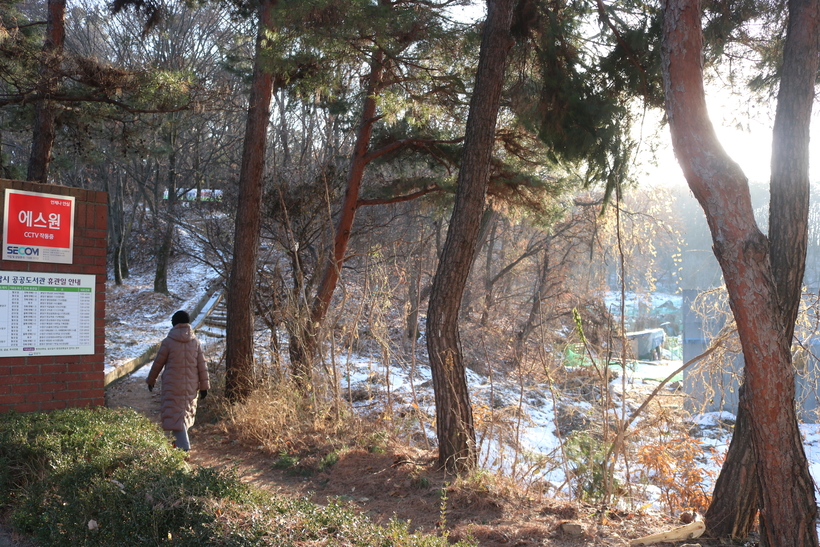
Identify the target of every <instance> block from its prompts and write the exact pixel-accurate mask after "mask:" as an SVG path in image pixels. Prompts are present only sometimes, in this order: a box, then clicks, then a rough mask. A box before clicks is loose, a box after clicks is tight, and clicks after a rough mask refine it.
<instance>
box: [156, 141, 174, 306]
mask: <svg viewBox="0 0 820 547" xmlns="http://www.w3.org/2000/svg"><path fill="white" fill-rule="evenodd" d="M168 144H169V145H170V150H171V152H170V154H169V155H168V199H167V200H166V202H165V205H166V207H165V229H164V230H163V232H162V239H161V240H160V244H159V247H158V248H157V267H156V271H155V272H154V292H158V293H162V294H168V264H169V262H170V260H171V251H172V250H173V247H174V230H175V229H176V204H177V153H176V129H175V128H172V129H171V131H170V133H169V135H168Z"/></svg>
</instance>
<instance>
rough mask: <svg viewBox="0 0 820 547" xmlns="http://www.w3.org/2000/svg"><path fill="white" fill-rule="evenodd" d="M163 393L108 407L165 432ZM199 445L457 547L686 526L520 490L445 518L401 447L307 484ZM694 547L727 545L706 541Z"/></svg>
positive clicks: (206, 460) (351, 459)
mask: <svg viewBox="0 0 820 547" xmlns="http://www.w3.org/2000/svg"><path fill="white" fill-rule="evenodd" d="M158 391H159V390H154V392H153V393H149V391H148V390H147V389H146V386H145V376H144V375H139V374H138V375H135V376H131V377H127V378H125V379H123V380H120V381H118V382H116V383H114V384H112V385H110V386H109V387H108V389H107V392H106V404H107V406H109V407H111V408H118V407H129V408H133V409H135V410H137V411H138V412H141V413H143V414H145V415H146V416H148V417H149V418H150V419H152V420H153V421H155V422H157V423H158V422H159V395H158ZM190 436H191V446H192V449H191V453H190V462H189V463H190V464H191V465H193V466H204V467H216V468H229V469H233V470H234V471H235V472H236V473H237V474H238V475H239V476H240V477H241V479H242V480H243V481H245V482H248V483H251V484H253V485H254V486H257V487H260V488H265V489H268V490H271V491H274V492H276V493H279V494H282V495H288V496H299V497H303V498H309V499H310V500H311V501H313V502H315V503H318V504H327V503H328V501H329V500H331V499H333V498H335V499H341V500H344V501H345V502H347V503H350V504H351V505H353V506H355V507H356V508H357V510H359V511H361V512H363V513H366V514H367V515H369V516H370V518H371V519H373V520H374V521H375V522H377V523H385V522H387V521H388V520H390V519H391V518H398V519H401V520H405V521H409V522H410V528H411V530H418V531H422V532H425V533H441V531H442V528H443V527H446V529H447V530H449V536H450V538H451V539H453V540H457V539H466V538H468V537H472V538H473V539H474V540H475V541H476V542H477V543H478V545H480V546H481V547H496V546H497V547H501V546H504V547H508V546H519V547H524V546H535V545H550V546H555V547H570V546H581V545H602V546H606V545H628V544H629V541H630V540H631V539H635V538H639V537H642V536H645V535H648V534H653V533H656V532H659V531H665V530H669V529H672V528H675V527H677V526H681V525H682V523H681V522H680V521H679V519H677V518H671V517H668V516H663V515H659V514H655V513H643V512H626V511H621V510H606V509H605V508H603V507H597V506H592V505H587V504H582V503H576V502H567V501H557V500H550V499H544V498H534V497H531V496H528V495H527V494H526V493H525V492H521V491H515V490H513V489H507V490H506V491H505V492H504V493H498V492H492V493H490V492H487V491H469V490H468V489H461V490H459V491H457V492H455V493H450V494H448V499H447V500H446V504H445V509H444V511H442V498H441V487H442V486H443V485H446V484H447V483H448V480H449V481H452V477H449V478H448V477H446V476H445V475H444V474H443V473H441V472H437V471H435V467H434V463H435V461H434V454H433V453H429V452H424V451H421V450H418V449H414V448H410V447H398V446H390V447H388V448H387V449H386V450H385V451H384V452H382V453H372V452H368V451H366V450H364V449H351V450H347V451H345V452H343V453H342V454H341V455H340V457H339V460H338V462H336V463H335V464H334V465H332V466H331V467H329V468H328V469H327V470H325V471H322V472H319V473H312V474H307V475H302V474H295V473H293V471H292V470H287V469H286V470H283V469H277V468H276V467H275V465H274V463H275V460H276V456H275V455H271V454H267V453H265V452H264V451H262V450H259V449H257V448H254V447H249V446H245V445H243V444H242V443H241V442H240V441H239V440H238V439H236V438H232V437H231V436H230V435H226V434H225V432H224V429H223V428H221V427H219V426H217V425H215V424H199V425H195V426H194V427H193V428H192V430H191V432H190ZM315 450H316V451H320V450H322V447H319V446H317V447H315ZM420 470H423V473H422V474H423V476H424V477H425V478H426V480H425V481H424V483H423V484H424V485H423V486H421V485H419V481H418V477H419V475H420ZM689 544H690V545H704V546H705V545H713V544H714V545H718V544H720V543H719V542H715V543H711V542H708V541H705V540H703V539H698V540H690V543H689ZM0 545H2V544H0ZM657 545H673V544H671V543H666V544H665V543H658V544H657Z"/></svg>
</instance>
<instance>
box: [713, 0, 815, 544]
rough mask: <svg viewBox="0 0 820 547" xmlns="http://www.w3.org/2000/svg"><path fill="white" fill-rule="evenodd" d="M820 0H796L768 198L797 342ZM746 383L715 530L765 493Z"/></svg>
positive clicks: (787, 319)
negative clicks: (756, 467) (755, 468)
mask: <svg viewBox="0 0 820 547" xmlns="http://www.w3.org/2000/svg"><path fill="white" fill-rule="evenodd" d="M819 20H820V17H818V3H817V2H816V1H815V0H792V1H791V2H790V4H789V26H788V32H787V37H786V45H785V48H784V52H783V69H782V78H781V83H780V89H779V93H778V100H777V111H776V115H775V124H774V131H773V133H774V134H773V139H772V172H771V180H770V196H771V199H770V202H769V253H770V261H771V265H772V274H773V276H774V282H775V286H776V287H777V296H778V301H779V303H780V310H781V314H782V320H783V328H784V331H783V336H784V338H785V339H786V340H787V341H788V343H789V344H790V343H791V340H792V338H793V335H794V325H795V322H796V320H797V313H798V309H799V307H800V296H801V293H802V282H803V274H804V273H805V263H806V249H807V245H808V213H809V187H810V184H809V175H808V174H809V154H808V143H809V125H810V120H811V109H812V103H813V101H814V80H815V74H816V73H817V68H818V63H817V58H818V50H820V42H819V41H818V21H819ZM748 420H749V418H748V410H747V402H746V395H745V390H744V389H743V388H741V392H740V405H739V407H738V415H737V423H736V425H735V430H734V433H733V435H732V442H731V444H730V445H729V451H728V453H727V455H726V461H725V464H724V466H723V467H722V469H721V473H720V476H719V477H718V481H717V482H716V484H715V491H714V494H713V496H712V503H711V505H710V506H709V510H708V511H707V512H706V525H707V528H708V530H709V532H710V534H711V535H714V536H715V537H732V538H745V537H747V536H748V534H749V531H750V530H751V527H752V525H753V524H754V518H755V517H756V516H757V504H758V503H757V501H758V497H759V495H760V489H759V483H758V481H757V477H756V476H754V475H753V474H752V473H750V472H749V466H750V465H751V464H753V462H754V446H753V444H752V436H751V428H750V427H749V426H748V423H747V422H748Z"/></svg>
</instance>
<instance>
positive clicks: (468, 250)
mask: <svg viewBox="0 0 820 547" xmlns="http://www.w3.org/2000/svg"><path fill="white" fill-rule="evenodd" d="M515 6H516V1H515V0H488V2H487V20H486V21H485V22H484V31H483V36H482V39H481V50H480V55H479V61H478V71H477V73H476V83H475V88H474V90H473V96H472V99H471V101H470V112H469V115H468V117H467V126H466V129H465V140H464V155H463V157H462V162H461V169H460V171H459V174H458V189H457V191H456V200H455V206H454V208H453V214H452V217H451V219H450V229H449V230H448V231H447V239H446V240H445V242H444V248H443V250H442V253H441V259H440V260H439V265H438V269H437V271H436V276H435V279H434V281H433V290H432V292H431V294H430V305H429V308H428V312H427V350H428V352H429V355H430V368H431V369H432V373H433V389H434V391H435V401H436V435H437V437H438V444H439V455H438V462H439V465H440V466H441V467H443V468H445V469H448V470H451V471H456V472H460V471H467V470H470V469H473V468H474V467H475V465H476V462H477V453H476V445H475V429H474V426H473V414H472V408H471V407H470V395H469V392H468V390H467V380H466V377H465V370H464V362H463V358H462V353H461V341H460V338H459V332H458V313H459V308H460V306H461V298H462V296H463V294H464V287H465V285H466V283H467V276H468V275H469V273H470V266H471V265H472V263H473V258H474V256H475V253H476V242H477V240H478V232H479V227H480V224H481V216H482V213H483V211H484V202H485V199H486V193H487V185H488V181H489V170H490V159H491V157H492V149H493V144H494V136H495V125H496V119H497V117H498V108H499V104H500V100H501V90H502V87H503V83H504V71H505V70H504V69H505V67H506V62H507V53H508V52H509V50H510V48H511V47H512V44H513V39H512V36H511V35H510V26H511V23H512V15H513V10H514V8H515Z"/></svg>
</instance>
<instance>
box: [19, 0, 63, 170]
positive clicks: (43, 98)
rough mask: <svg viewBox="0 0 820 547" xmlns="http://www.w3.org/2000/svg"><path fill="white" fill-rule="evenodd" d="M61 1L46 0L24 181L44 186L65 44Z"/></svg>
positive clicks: (52, 142) (49, 159)
mask: <svg viewBox="0 0 820 547" xmlns="http://www.w3.org/2000/svg"><path fill="white" fill-rule="evenodd" d="M65 4H66V2H65V0H48V21H47V25H46V38H45V42H44V43H43V54H42V59H41V61H40V84H39V86H38V87H39V89H38V90H37V91H38V94H39V95H40V98H39V100H38V101H37V107H36V109H35V113H34V131H33V133H32V137H31V154H30V155H29V162H28V174H27V176H26V178H27V179H28V180H33V181H35V182H40V183H43V184H45V183H46V182H47V181H48V167H49V164H50V163H51V151H52V148H54V103H53V102H52V101H51V96H52V95H53V94H54V93H55V92H56V91H57V85H58V83H59V70H60V64H61V63H62V58H63V45H64V43H65Z"/></svg>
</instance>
